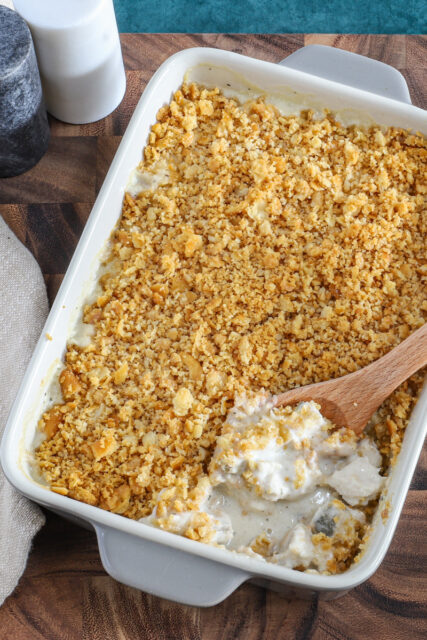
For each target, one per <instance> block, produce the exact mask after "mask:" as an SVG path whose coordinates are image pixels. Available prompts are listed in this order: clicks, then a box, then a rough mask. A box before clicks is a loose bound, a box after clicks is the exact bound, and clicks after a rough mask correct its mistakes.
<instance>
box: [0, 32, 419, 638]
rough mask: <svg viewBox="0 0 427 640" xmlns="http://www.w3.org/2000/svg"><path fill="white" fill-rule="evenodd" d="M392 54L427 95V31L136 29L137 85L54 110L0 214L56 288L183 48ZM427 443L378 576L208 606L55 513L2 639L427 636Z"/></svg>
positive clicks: (128, 49) (264, 53)
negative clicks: (130, 127)
mask: <svg viewBox="0 0 427 640" xmlns="http://www.w3.org/2000/svg"><path fill="white" fill-rule="evenodd" d="M313 43H320V44H328V45H333V46H335V47H340V48H342V49H347V50H349V51H354V52H356V53H362V54H364V55H367V56H370V57H372V58H375V59H377V60H382V61H383V62H386V63H388V64H391V65H393V66H395V67H396V68H398V69H399V70H400V71H401V72H402V73H403V75H404V76H405V78H406V80H407V82H408V86H409V89H410V93H411V97H412V101H413V103H414V104H416V105H417V106H420V107H423V108H426V107H427V95H426V86H427V82H426V80H427V58H426V49H427V38H426V37H424V36H402V35H396V36H382V35H377V36H367V35H363V36H355V35H315V34H314V35H302V34H301V35H299V34H296V35H222V34H219V35H200V36H194V35H183V34H181V35H176V34H163V35H151V34H144V35H142V34H130V35H123V36H122V46H123V54H124V59H125V65H126V69H127V91H126V95H125V98H124V99H123V101H122V103H121V105H120V106H119V107H118V108H117V109H116V111H115V112H114V113H113V114H112V115H110V116H109V117H108V118H105V119H104V120H101V121H100V122H96V123H93V124H87V125H81V126H73V125H67V124H63V123H61V122H58V121H57V120H55V119H53V118H52V119H51V131H52V138H51V142H50V145H49V149H48V152H47V154H46V155H45V156H44V158H43V159H42V160H41V161H40V163H39V164H38V165H37V166H36V167H34V168H33V169H32V170H31V171H29V172H28V173H26V174H24V175H22V176H18V177H16V178H8V179H3V180H0V213H1V214H2V215H3V217H4V218H5V220H6V221H7V222H8V224H9V225H10V227H11V228H12V229H13V230H14V231H15V233H16V234H17V235H18V237H19V238H20V239H21V240H22V241H23V242H24V243H25V244H26V246H27V247H28V248H29V249H30V250H31V251H32V252H33V254H34V255H35V257H36V258H37V260H38V262H39V264H40V266H41V268H42V271H43V273H44V275H45V278H46V284H47V287H48V292H49V297H50V300H51V301H52V300H53V298H54V296H55V294H56V292H57V290H58V287H59V284H60V282H61V279H62V276H63V274H64V272H65V270H66V268H67V265H68V263H69V261H70V259H71V256H72V254H73V251H74V248H75V246H76V243H77V241H78V239H79V236H80V233H81V231H82V229H83V226H84V224H85V221H86V219H87V217H88V215H89V213H90V210H91V207H92V204H93V202H94V200H95V197H96V194H97V192H98V190H99V188H100V186H101V184H102V181H103V178H104V176H105V174H106V172H107V169H108V167H109V164H110V162H111V160H112V158H113V156H114V153H115V151H116V149H117V146H118V144H119V142H120V137H121V135H122V134H123V132H124V130H125V128H126V125H127V123H128V121H129V118H130V116H131V114H132V111H133V109H134V107H135V105H136V103H137V101H138V99H139V97H140V95H141V93H142V91H143V89H144V87H145V85H146V83H147V81H148V80H149V78H150V77H151V75H152V74H153V72H154V71H155V70H156V69H157V67H158V66H159V64H160V63H161V62H163V60H165V59H166V58H167V57H168V56H170V55H171V54H173V53H175V52H176V51H178V50H180V49H183V48H187V47H193V46H213V47H219V48H223V49H229V50H232V51H236V52H238V53H243V54H246V55H249V56H252V57H256V58H260V59H263V60H270V61H273V62H278V61H280V60H282V59H283V58H285V57H286V56H287V55H289V54H290V53H292V52H293V51H295V50H296V49H298V48H299V47H301V46H303V45H304V44H313ZM426 498H427V453H426V451H424V454H423V456H422V458H421V461H420V464H419V466H418V470H417V472H416V475H415V477H414V480H413V483H412V485H411V490H410V492H409V495H408V499H407V501H406V504H405V507H404V510H403V514H402V517H401V519H400V522H399V525H398V528H397V532H396V534H395V536H394V540H393V542H392V545H391V548H390V551H389V552H388V554H387V556H386V558H385V560H384V562H383V564H382V565H381V567H380V569H379V570H378V571H377V572H376V573H375V575H374V576H373V577H372V578H371V579H370V580H369V581H368V582H366V583H365V584H363V585H361V586H359V587H357V588H356V589H354V590H352V591H351V592H349V593H348V594H347V595H345V596H343V597H342V598H340V599H338V600H335V601H330V602H324V601H319V600H318V599H317V597H313V598H312V599H310V600H288V599H284V598H283V597H281V596H280V595H279V594H277V593H274V592H272V591H267V590H265V589H263V588H261V587H257V586H255V585H252V584H246V585H243V586H241V587H240V588H239V589H238V590H237V591H236V592H235V593H234V594H233V595H231V596H230V597H229V598H228V599H227V600H226V601H225V602H223V603H221V604H219V605H217V606H216V607H212V608H209V609H196V608H191V607H185V606H181V605H177V604H173V603H170V602H167V601H164V600H161V599H159V598H155V597H152V596H149V595H146V594H144V593H141V592H140V591H137V590H135V589H132V588H129V587H126V586H124V585H121V584H119V583H117V582H115V581H114V580H113V579H112V578H110V577H109V576H108V575H107V574H106V573H105V572H104V570H103V568H102V565H101V562H100V559H99V554H98V549H97V544H96V538H95V534H94V533H93V532H90V531H86V530H85V529H81V528H79V527H76V526H75V525H73V524H70V523H69V522H67V521H65V520H63V519H61V518H59V517H57V516H55V515H53V514H50V513H47V512H46V517H47V523H46V526H45V527H44V528H43V529H42V531H41V532H40V533H39V534H38V536H37V537H36V539H35V541H34V544H33V548H32V551H31V554H30V557H29V560H28V565H27V568H26V571H25V573H24V575H23V577H22V579H21V581H20V583H19V586H18V588H17V589H16V590H15V592H14V593H13V594H12V595H11V596H10V597H9V598H8V599H7V600H6V602H5V604H4V605H3V607H2V608H1V609H0V640H98V639H99V640H139V639H141V640H142V639H144V640H145V639H147V640H148V639H149V640H181V639H183V640H184V639H185V640H187V639H188V640H199V639H200V640H276V639H277V640H281V639H286V640H292V639H298V640H305V639H306V638H314V639H316V640H324V639H325V640H326V639H328V640H329V639H330V640H332V639H334V640H346V639H347V640H349V639H359V638H360V639H364V640H365V639H371V638H375V640H400V639H402V640H406V639H411V640H415V639H420V640H421V638H423V639H424V638H426V637H427V606H426V603H427V581H426V567H427V537H426V519H427V515H426V514H427V511H426Z"/></svg>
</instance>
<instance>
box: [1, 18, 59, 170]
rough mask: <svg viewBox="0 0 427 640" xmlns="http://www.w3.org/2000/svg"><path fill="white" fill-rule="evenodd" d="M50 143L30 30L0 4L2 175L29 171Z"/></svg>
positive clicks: (21, 20)
mask: <svg viewBox="0 0 427 640" xmlns="http://www.w3.org/2000/svg"><path fill="white" fill-rule="evenodd" d="M48 143H49V125H48V121H47V115H46V109H45V106H44V103H43V95H42V88H41V84H40V76H39V70H38V67H37V60H36V55H35V52H34V46H33V41H32V38H31V33H30V30H29V29H28V27H27V25H26V23H25V22H24V20H23V19H22V18H21V16H20V15H18V14H17V13H16V12H15V11H12V10H11V9H8V8H7V7H4V6H0V178H10V177H12V176H17V175H19V174H20V173H23V172H24V171H28V169H31V167H32V166H34V165H35V164H36V163H37V162H38V161H39V160H40V158H41V157H42V155H43V154H44V153H45V151H46V149H47V145H48Z"/></svg>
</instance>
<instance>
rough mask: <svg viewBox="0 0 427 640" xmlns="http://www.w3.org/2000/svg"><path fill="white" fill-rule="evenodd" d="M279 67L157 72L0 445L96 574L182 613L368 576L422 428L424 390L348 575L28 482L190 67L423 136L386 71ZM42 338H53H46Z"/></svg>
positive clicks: (213, 65) (317, 51)
mask: <svg viewBox="0 0 427 640" xmlns="http://www.w3.org/2000/svg"><path fill="white" fill-rule="evenodd" d="M284 63H285V66H280V65H277V64H272V63H267V62H263V61H260V60H255V59H252V58H247V57H244V56H241V55H237V54H234V53H231V52H228V51H221V50H216V49H203V48H195V49H188V50H185V51H181V52H180V53H177V54H176V55H174V56H172V57H171V58H169V59H168V60H167V61H166V62H164V63H163V64H162V65H161V67H160V68H159V70H158V71H157V72H156V73H155V75H154V76H153V78H152V79H151V81H150V83H149V84H148V86H147V88H146V89H145V91H144V93H143V95H142V97H141V99H140V101H139V103H138V105H137V107H136V109H135V113H134V114H133V117H132V119H131V121H130V123H129V126H128V128H127V130H126V133H125V135H124V137H123V140H122V142H121V144H120V147H119V149H118V151H117V153H116V156H115V158H114V160H113V162H112V164H111V167H110V170H109V172H108V174H107V177H106V178H105V181H104V184H103V186H102V188H101V191H100V192H99V195H98V198H97V200H96V202H95V205H94V207H93V210H92V213H91V215H90V218H89V220H88V222H87V225H86V228H85V230H84V232H83V234H82V237H81V240H80V242H79V244H78V247H77V249H76V252H75V254H74V257H73V259H72V261H71V264H70V266H69V269H68V271H67V274H66V276H65V278H64V281H63V284H62V286H61V289H60V291H59V293H58V295H57V297H56V300H55V303H54V305H53V307H52V310H51V312H50V315H49V317H48V320H47V322H46V326H45V328H44V331H43V334H42V336H41V338H40V340H39V342H38V344H37V347H36V349H35V352H34V355H33V358H32V360H31V363H30V365H29V367H28V370H27V372H26V374H25V377H24V380H23V383H22V386H21V389H20V391H19V393H18V396H17V398H16V401H15V403H14V406H13V408H12V411H11V414H10V417H9V420H8V424H7V427H6V431H5V434H4V438H3V442H2V449H1V463H2V466H3V469H4V471H5V473H6V476H7V477H8V479H9V481H10V482H11V483H12V484H13V485H14V486H15V487H16V488H17V489H18V490H19V491H20V492H22V493H23V494H24V495H26V496H28V497H29V498H30V499H32V500H34V501H36V502H38V503H39V504H41V505H43V506H45V507H47V508H49V509H51V510H53V511H55V512H57V513H59V514H61V515H63V516H65V517H67V518H69V519H71V520H73V521H76V522H78V523H80V524H83V525H84V526H92V527H93V528H94V529H95V531H96V534H97V537H98V543H99V549H100V554H101V559H102V562H103V565H104V567H105V569H106V571H107V572H108V573H109V574H110V575H111V576H113V577H114V578H116V579H117V580H119V581H121V582H124V583H125V584H128V585H131V586H134V587H137V588H139V589H142V590H144V591H147V592H149V593H152V594H155V595H158V596H162V597H164V598H168V599H170V600H175V601H177V602H182V603H186V604H192V605H199V606H209V605H213V604H215V603H217V602H220V601H221V600H223V599H224V598H226V596H228V595H229V594H230V593H231V592H232V591H233V590H234V589H236V587H237V586H238V585H239V584H241V583H242V582H244V581H246V580H255V581H257V583H259V584H263V585H265V586H268V587H271V588H273V589H276V590H282V591H284V592H286V593H287V594H296V595H300V596H301V595H302V596H310V595H311V594H313V593H314V592H317V593H320V594H321V597H323V598H328V599H330V598H334V597H337V596H338V595H341V594H343V593H345V592H346V591H347V590H349V589H350V588H352V587H355V586H356V585H358V584H360V583H361V582H363V581H364V580H366V579H368V578H369V577H370V576H371V575H372V573H374V571H375V570H376V569H377V567H378V566H379V564H380V562H381V560H382V559H383V557H384V554H385V553H386V551H387V548H388V546H389V544H390V541H391V538H392V536H393V532H394V530H395V527H396V524H397V521H398V518H399V514H400V511H401V509H402V506H403V503H404V500H405V497H406V493H407V490H408V488H409V484H410V481H411V477H412V474H413V472H414V469H415V466H416V463H417V459H418V456H419V453H420V451H421V447H422V443H423V438H424V434H425V431H426V428H427V416H426V408H427V389H425V390H424V393H423V394H422V396H421V398H420V399H419V401H418V403H417V405H416V407H415V410H414V412H413V414H412V417H411V420H410V424H409V425H408V428H407V431H406V434H405V438H404V442H403V446H402V450H401V453H400V455H399V457H398V461H397V464H396V465H395V467H394V468H393V471H392V473H391V475H390V478H389V480H388V483H387V488H386V490H385V492H384V495H383V498H382V500H383V501H387V507H388V513H389V515H388V518H387V519H386V520H384V519H383V518H382V517H381V516H380V512H381V511H382V508H381V505H380V508H379V509H378V510H377V516H376V517H375V520H374V526H373V530H372V534H371V535H370V538H369V541H368V544H367V546H366V551H365V552H364V554H363V556H362V557H361V559H360V561H359V562H358V563H355V564H354V565H353V566H352V567H351V568H350V569H349V570H348V571H346V572H345V573H343V574H340V575H334V576H324V575H311V574H308V573H301V572H298V571H295V570H292V569H287V568H285V567H280V566H277V565H273V564H269V563H267V562H262V561H260V560H256V559H253V558H249V557H246V556H244V555H241V554H237V553H233V552H231V551H228V550H222V549H217V548H215V547H211V546H208V545H205V544H202V543H199V542H194V541H192V540H189V539H186V538H183V537H180V536H178V535H174V534H171V533H169V532H165V531H161V530H158V529H155V528H152V527H149V526H147V525H144V524H141V523H139V522H136V521H133V520H130V519H127V518H125V517H123V516H120V515H116V514H114V513H110V512H108V511H103V510H102V509H100V508H97V507H93V506H90V505H87V504H84V503H82V502H78V501H75V500H72V499H71V498H68V497H66V496H61V495H58V494H56V493H53V492H51V491H49V490H48V489H47V488H46V487H44V486H42V485H41V484H39V483H37V482H36V481H35V480H34V479H33V478H32V477H31V473H30V466H29V461H30V459H31V453H30V451H31V446H32V443H33V439H34V435H35V432H36V425H37V421H38V418H39V416H40V414H41V412H42V410H43V407H44V406H45V403H46V394H47V391H48V386H49V383H50V380H51V378H52V376H53V374H54V370H55V368H56V367H57V365H58V363H59V361H60V359H61V357H62V355H63V353H64V350H65V346H66V340H67V336H69V335H70V331H71V327H72V325H73V323H74V322H75V320H76V317H77V316H78V314H79V311H80V310H81V307H82V304H83V301H84V298H85V295H87V292H88V290H89V289H90V286H91V282H93V281H94V278H95V274H96V270H97V266H98V265H99V261H100V256H101V255H102V251H103V247H105V245H106V243H107V241H108V237H109V234H110V232H111V230H112V229H113V227H114V225H115V223H116V221H117V219H118V217H119V216H120V213H121V206H122V199H123V194H124V189H125V186H126V184H127V181H128V177H129V174H130V173H131V171H132V170H133V169H134V168H135V167H136V165H137V164H138V163H139V161H140V159H141V153H142V148H143V146H144V144H145V142H146V140H147V136H148V131H149V128H150V126H151V125H152V124H153V123H154V122H155V119H156V112H157V110H158V109H159V107H161V106H162V105H164V104H165V103H168V102H169V100H170V98H171V94H172V92H173V91H175V90H176V89H177V88H178V87H179V85H180V84H181V82H182V80H183V78H184V75H185V73H186V72H187V71H188V70H189V69H193V70H194V69H196V71H197V69H199V70H200V69H201V68H203V72H204V73H205V74H206V73H207V74H208V77H210V78H211V79H212V83H213V84H214V83H219V84H220V86H224V87H225V86H226V84H227V83H228V84H230V83H232V82H234V81H235V82H236V83H237V84H240V89H242V87H243V88H245V86H246V88H249V90H252V91H253V90H254V87H259V88H260V89H261V90H263V91H265V92H268V93H269V94H271V95H280V94H286V95H287V96H288V97H289V96H293V99H294V100H295V101H296V103H298V104H304V105H314V106H315V107H316V105H317V106H318V107H319V108H320V107H328V108H330V109H332V110H339V111H340V112H341V113H342V114H344V115H345V114H350V115H351V114H354V113H359V114H362V116H361V117H363V118H364V119H367V120H368V121H375V122H377V123H379V124H383V125H395V126H398V127H405V128H412V129H414V130H416V131H421V132H423V133H424V134H426V133H427V118H426V114H425V112H424V111H422V110H421V109H418V108H416V107H414V106H412V105H411V104H410V99H409V93H408V90H407V87H406V84H405V81H404V80H403V77H402V76H401V75H400V74H399V73H398V72H397V71H396V70H395V69H392V68H391V67H388V66H387V65H384V64H381V63H377V62H375V61H373V60H368V59H366V58H362V57H360V56H356V55H354V54H349V53H347V52H340V51H337V50H332V49H330V48H329V47H319V46H314V47H313V46H312V47H306V48H304V49H302V50H300V51H298V52H296V54H293V55H292V56H290V57H289V58H287V59H286V61H284ZM303 69H305V71H303ZM306 71H309V72H310V73H307V72H306ZM209 74H211V75H209ZM196 75H197V74H196ZM322 76H323V77H322ZM325 76H328V77H325ZM233 78H234V80H233ZM331 78H336V79H338V80H339V82H335V81H333V79H331ZM236 79H237V80H236ZM343 82H344V83H345V84H343ZM349 83H350V84H353V86H349ZM354 85H359V86H362V87H364V89H365V90H364V89H360V88H356V87H355V86H354ZM46 334H49V336H51V337H52V339H47V337H46Z"/></svg>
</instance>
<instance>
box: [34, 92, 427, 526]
mask: <svg viewBox="0 0 427 640" xmlns="http://www.w3.org/2000/svg"><path fill="white" fill-rule="evenodd" d="M426 153H427V151H426V142H425V140H424V138H423V137H421V136H419V135H416V134H413V133H409V132H407V131H404V130H402V129H396V128H388V129H383V128H380V127H377V126H374V127H370V128H363V127H359V126H350V127H345V126H343V125H342V124H340V123H339V122H337V121H336V120H335V119H334V116H333V115H332V114H330V113H326V114H325V116H324V117H323V118H322V119H320V120H319V119H317V120H316V119H315V118H314V117H313V114H312V113H311V112H310V111H305V112H302V113H301V114H300V115H299V116H282V115H280V113H279V112H278V111H277V109H275V108H274V107H273V106H271V105H269V104H268V103H267V102H266V101H265V100H264V99H262V98H259V99H257V100H255V101H252V102H248V103H246V104H245V105H240V104H239V103H238V102H237V101H236V100H233V99H228V98H226V97H224V95H222V94H221V92H220V91H219V90H218V89H213V90H208V89H205V88H203V87H201V86H197V85H194V84H192V85H190V86H185V85H184V86H182V88H181V89H180V90H179V91H177V92H176V94H175V95H174V98H173V100H172V102H171V103H170V105H169V106H166V107H164V108H162V109H160V111H159V113H158V121H157V123H156V124H155V125H154V126H153V127H152V129H151V134H150V138H149V144H148V145H147V147H146V149H145V152H144V160H143V161H142V162H141V165H140V167H139V170H140V171H141V172H142V173H144V174H150V173H151V174H153V175H154V176H156V175H160V174H162V175H163V178H162V179H161V180H160V184H159V185H158V186H157V187H156V188H153V189H147V190H145V191H142V192H141V193H140V194H139V196H138V197H136V198H132V197H131V196H130V195H129V194H127V195H126V197H125V200H124V204H123V215H122V217H121V219H120V221H119V223H118V225H117V228H116V230H115V231H114V233H113V235H112V240H111V254H110V257H109V258H108V260H107V268H106V273H105V274H104V275H103V276H102V278H101V285H102V293H101V295H100V296H99V297H98V299H97V300H96V302H94V303H93V304H91V305H89V306H87V307H86V308H85V310H84V322H86V323H88V324H91V325H93V327H94V334H93V337H92V339H91V341H90V344H89V346H86V347H80V346H77V345H75V344H69V345H68V348H67V352H66V356H65V368H64V370H63V372H62V373H61V376H60V383H61V387H62V392H63V398H64V400H63V403H60V404H59V405H56V406H54V407H52V408H51V409H49V410H48V411H47V412H46V413H45V414H44V415H43V417H42V419H41V420H40V429H41V430H42V431H44V432H45V434H46V439H45V440H44V441H43V442H42V444H41V445H40V446H39V448H38V449H37V451H36V462H37V464H38V466H39V468H40V470H41V472H42V474H43V475H44V477H45V479H46V481H47V482H48V483H49V485H50V486H51V488H52V490H54V491H57V492H59V493H61V494H64V495H68V496H70V497H72V498H75V499H77V500H81V501H83V502H87V503H89V504H92V505H97V506H99V507H101V508H103V509H108V510H110V511H113V512H115V513H120V514H123V515H125V516H128V517H130V518H141V517H143V516H146V515H148V514H150V512H151V511H152V509H153V506H154V504H155V500H156V497H157V495H158V493H159V492H160V491H161V490H163V489H166V488H171V487H179V488H180V492H181V495H186V492H187V491H191V490H192V489H193V488H194V487H195V486H196V483H197V481H198V480H199V479H200V478H201V477H202V476H203V474H205V472H206V469H207V465H208V463H209V460H210V458H211V456H212V453H213V450H214V448H215V443H216V439H217V437H218V436H219V434H220V433H221V428H222V425H223V422H224V418H225V416H226V414H227V412H228V410H229V409H230V407H231V406H232V405H233V403H234V397H235V394H236V393H239V394H241V393H243V392H246V393H248V394H251V393H256V392H259V391H260V390H261V389H263V388H264V389H267V390H269V391H271V392H272V393H278V392H281V391H284V390H286V389H289V388H292V387H295V386H299V385H304V384H308V383H311V382H319V381H321V380H327V379H329V378H334V377H337V376H341V375H344V374H346V373H349V372H351V371H354V370H356V369H358V368H360V367H363V366H365V365H367V364H368V363H369V362H372V361H373V360H375V359H377V358H379V357H380V356H382V355H384V354H385V353H386V352H387V351H389V350H390V349H391V348H392V347H393V346H395V345H396V344H398V343H399V342H400V341H401V340H403V339H404V338H406V337H407V336H408V335H409V334H410V333H411V332H413V331H415V330H416V329H417V328H418V327H420V326H421V325H422V324H423V323H424V321H425V312H426V310H427V302H426V299H425V276H426V262H425V257H426V256H425V231H426V219H425V198H426ZM422 377H423V376H422V374H421V373H419V374H417V375H415V376H413V377H412V378H411V379H410V380H409V381H408V382H406V383H405V384H403V385H402V386H401V387H400V388H399V389H398V390H397V391H396V392H395V393H394V394H393V395H392V396H391V397H390V398H389V399H388V400H387V401H386V402H385V403H384V405H383V406H382V407H381V408H380V410H379V412H378V415H377V418H376V421H375V426H374V429H375V435H376V441H377V443H378V446H379V448H380V451H381V452H382V454H383V458H384V464H385V466H387V464H388V463H389V461H393V460H394V459H395V456H396V455H397V453H398V451H399V448H400V444H401V440H402V435H403V432H404V429H405V426H406V424H407V420H408V417H409V414H410V412H411V410H412V407H413V405H414V403H415V400H416V398H417V395H418V393H419V391H420V387H421V383H422Z"/></svg>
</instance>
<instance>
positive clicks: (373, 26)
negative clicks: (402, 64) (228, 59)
mask: <svg viewBox="0 0 427 640" xmlns="http://www.w3.org/2000/svg"><path fill="white" fill-rule="evenodd" d="M114 5H115V8H116V15H117V22H118V25H119V30H120V31H121V32H125V33H129V32H160V33H174V32H175V33H176V32H180V33H222V32H228V33H426V26H427V18H426V14H427V0H281V1H280V0H114Z"/></svg>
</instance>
